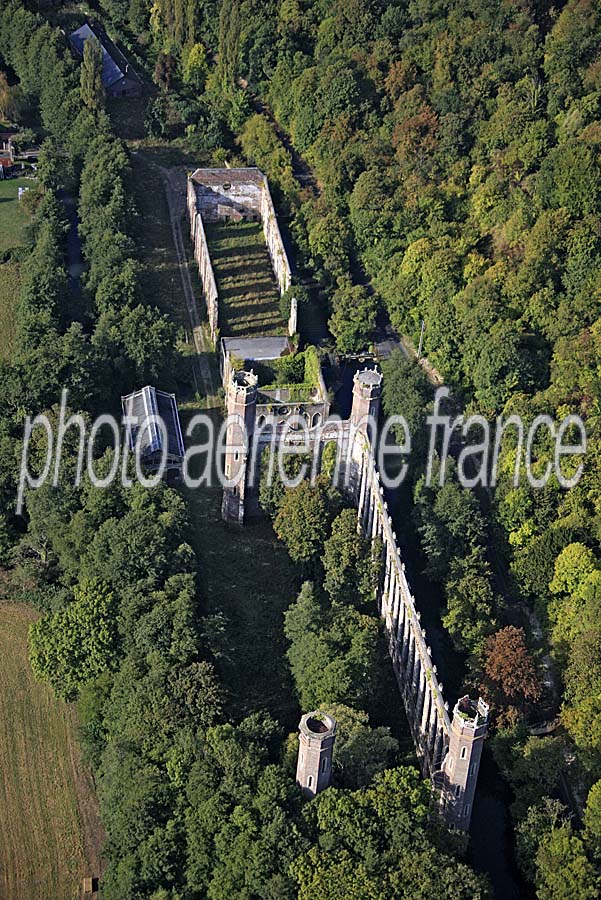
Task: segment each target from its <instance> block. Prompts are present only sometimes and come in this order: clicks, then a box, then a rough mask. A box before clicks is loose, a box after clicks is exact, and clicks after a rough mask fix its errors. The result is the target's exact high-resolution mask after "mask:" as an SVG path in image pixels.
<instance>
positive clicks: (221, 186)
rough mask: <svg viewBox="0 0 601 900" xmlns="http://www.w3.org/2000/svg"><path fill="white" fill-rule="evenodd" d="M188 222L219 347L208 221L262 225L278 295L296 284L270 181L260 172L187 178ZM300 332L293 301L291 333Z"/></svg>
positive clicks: (211, 172) (209, 172) (201, 172)
mask: <svg viewBox="0 0 601 900" xmlns="http://www.w3.org/2000/svg"><path fill="white" fill-rule="evenodd" d="M187 203H188V217H189V220H190V231H191V235H192V242H193V245H194V258H195V259H196V262H197V263H198V271H199V274H200V278H201V283H202V290H203V296H204V300H205V303H206V306H207V312H208V316H209V324H210V328H211V338H212V340H213V342H214V343H215V344H216V343H217V339H218V336H219V330H218V329H219V300H218V295H217V287H216V283H215V276H214V274H213V267H212V264H211V258H210V254H209V249H208V246H207V241H206V235H205V233H204V228H203V227H202V222H203V220H204V221H205V222H222V221H227V220H228V219H231V220H232V221H239V220H241V219H256V220H257V221H259V220H260V221H261V224H262V226H263V234H264V236H265V243H266V244H267V249H268V251H269V257H270V259H271V265H272V268H273V272H274V275H275V278H276V281H277V283H278V287H279V291H280V296H281V295H282V294H284V293H285V292H286V291H287V290H288V288H289V287H290V286H291V284H292V272H291V268H290V263H289V261H288V257H287V255H286V250H285V248H284V243H283V241H282V235H281V232H280V227H279V225H278V220H277V216H276V212H275V207H274V205H273V200H272V198H271V192H270V190H269V183H268V181H267V178H266V177H265V175H264V174H263V172H261V170H260V169H257V168H253V167H249V168H244V169H196V171H195V172H193V173H192V174H191V175H189V176H188V188H187ZM296 329H297V302H296V298H293V299H292V301H291V306H290V315H289V319H288V334H289V335H293V334H295V333H296Z"/></svg>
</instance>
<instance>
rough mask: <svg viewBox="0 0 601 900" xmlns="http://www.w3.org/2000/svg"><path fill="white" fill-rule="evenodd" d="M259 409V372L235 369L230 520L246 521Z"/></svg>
mask: <svg viewBox="0 0 601 900" xmlns="http://www.w3.org/2000/svg"><path fill="white" fill-rule="evenodd" d="M256 411H257V376H256V375H255V374H254V372H252V371H251V372H232V376H231V380H230V383H229V385H228V387H227V416H228V426H227V431H226V441H225V460H224V473H225V477H226V479H228V480H229V481H231V482H232V485H231V486H230V487H224V490H223V501H222V504H221V515H222V518H223V519H224V520H225V521H226V522H232V523H233V524H235V525H243V524H244V505H245V497H246V490H247V480H248V461H249V458H250V455H251V450H252V439H253V433H254V430H255V417H256Z"/></svg>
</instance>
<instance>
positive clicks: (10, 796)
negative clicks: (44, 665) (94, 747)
mask: <svg viewBox="0 0 601 900" xmlns="http://www.w3.org/2000/svg"><path fill="white" fill-rule="evenodd" d="M36 617H37V613H35V612H34V611H32V610H30V609H28V608H27V607H25V606H22V605H20V604H12V603H4V602H1V601H0V659H1V660H2V666H1V667H0V808H1V810H2V813H1V814H0V897H3V898H7V900H8V898H10V900H73V898H75V897H79V890H80V886H81V883H82V879H83V877H84V875H92V874H94V875H98V874H99V871H98V868H99V865H100V861H99V847H100V843H101V841H102V831H101V829H100V825H99V822H98V816H97V811H96V801H95V799H94V795H93V789H92V785H91V781H90V779H89V777H88V776H87V775H86V773H85V771H84V769H83V768H82V765H81V761H80V758H79V747H78V744H77V738H76V733H77V722H76V720H75V716H74V712H73V709H72V708H71V707H69V706H68V705H67V704H66V703H63V702H62V701H59V700H57V699H56V698H55V697H54V694H53V693H52V691H51V690H50V688H49V687H47V686H46V685H41V684H39V683H38V682H37V681H35V679H34V677H33V674H32V672H31V667H30V665H29V659H28V654H27V630H28V627H29V624H30V622H32V621H34V619H35V618H36Z"/></svg>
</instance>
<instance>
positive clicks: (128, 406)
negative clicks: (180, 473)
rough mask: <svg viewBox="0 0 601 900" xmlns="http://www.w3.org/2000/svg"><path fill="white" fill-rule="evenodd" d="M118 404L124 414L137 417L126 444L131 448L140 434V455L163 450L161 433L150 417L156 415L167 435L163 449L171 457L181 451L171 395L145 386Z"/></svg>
mask: <svg viewBox="0 0 601 900" xmlns="http://www.w3.org/2000/svg"><path fill="white" fill-rule="evenodd" d="M121 406H122V407H123V413H124V414H125V415H126V416H130V417H135V418H137V424H136V425H133V426H132V427H131V430H130V432H129V445H130V449H131V450H135V447H136V441H137V440H138V435H140V438H139V440H140V455H141V456H142V458H143V457H145V456H150V455H152V454H153V453H161V452H162V450H163V435H162V431H161V428H160V426H159V425H158V424H157V422H156V421H153V420H152V417H153V416H156V417H157V418H159V419H160V420H161V422H162V423H163V426H164V428H165V432H166V435H167V452H168V453H169V455H171V456H181V457H183V456H184V454H185V450H184V439H183V436H182V429H181V425H180V421H179V413H178V411H177V403H176V401H175V394H167V393H165V391H157V389H156V388H154V387H151V386H147V387H144V388H142V390H140V391H135V392H134V393H133V394H128V395H127V396H126V397H122V398H121Z"/></svg>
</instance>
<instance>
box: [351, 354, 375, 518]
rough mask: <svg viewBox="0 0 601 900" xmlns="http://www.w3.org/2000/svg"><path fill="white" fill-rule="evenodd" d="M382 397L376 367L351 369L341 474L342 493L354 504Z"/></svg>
mask: <svg viewBox="0 0 601 900" xmlns="http://www.w3.org/2000/svg"><path fill="white" fill-rule="evenodd" d="M381 397H382V373H381V372H378V371H377V370H376V369H363V370H362V371H360V372H355V377H354V379H353V405H352V408H351V417H350V419H349V431H348V442H349V443H348V447H347V449H346V453H345V459H346V465H347V466H349V467H350V468H349V469H348V470H347V471H346V473H345V484H346V486H347V487H346V492H347V493H348V495H349V497H350V499H351V500H352V501H353V502H355V503H358V501H359V487H360V483H361V470H362V468H363V462H364V461H363V454H364V452H365V449H366V438H369V441H370V442H371V443H372V444H375V438H376V431H377V425H378V415H379V414H380V400H381Z"/></svg>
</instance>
